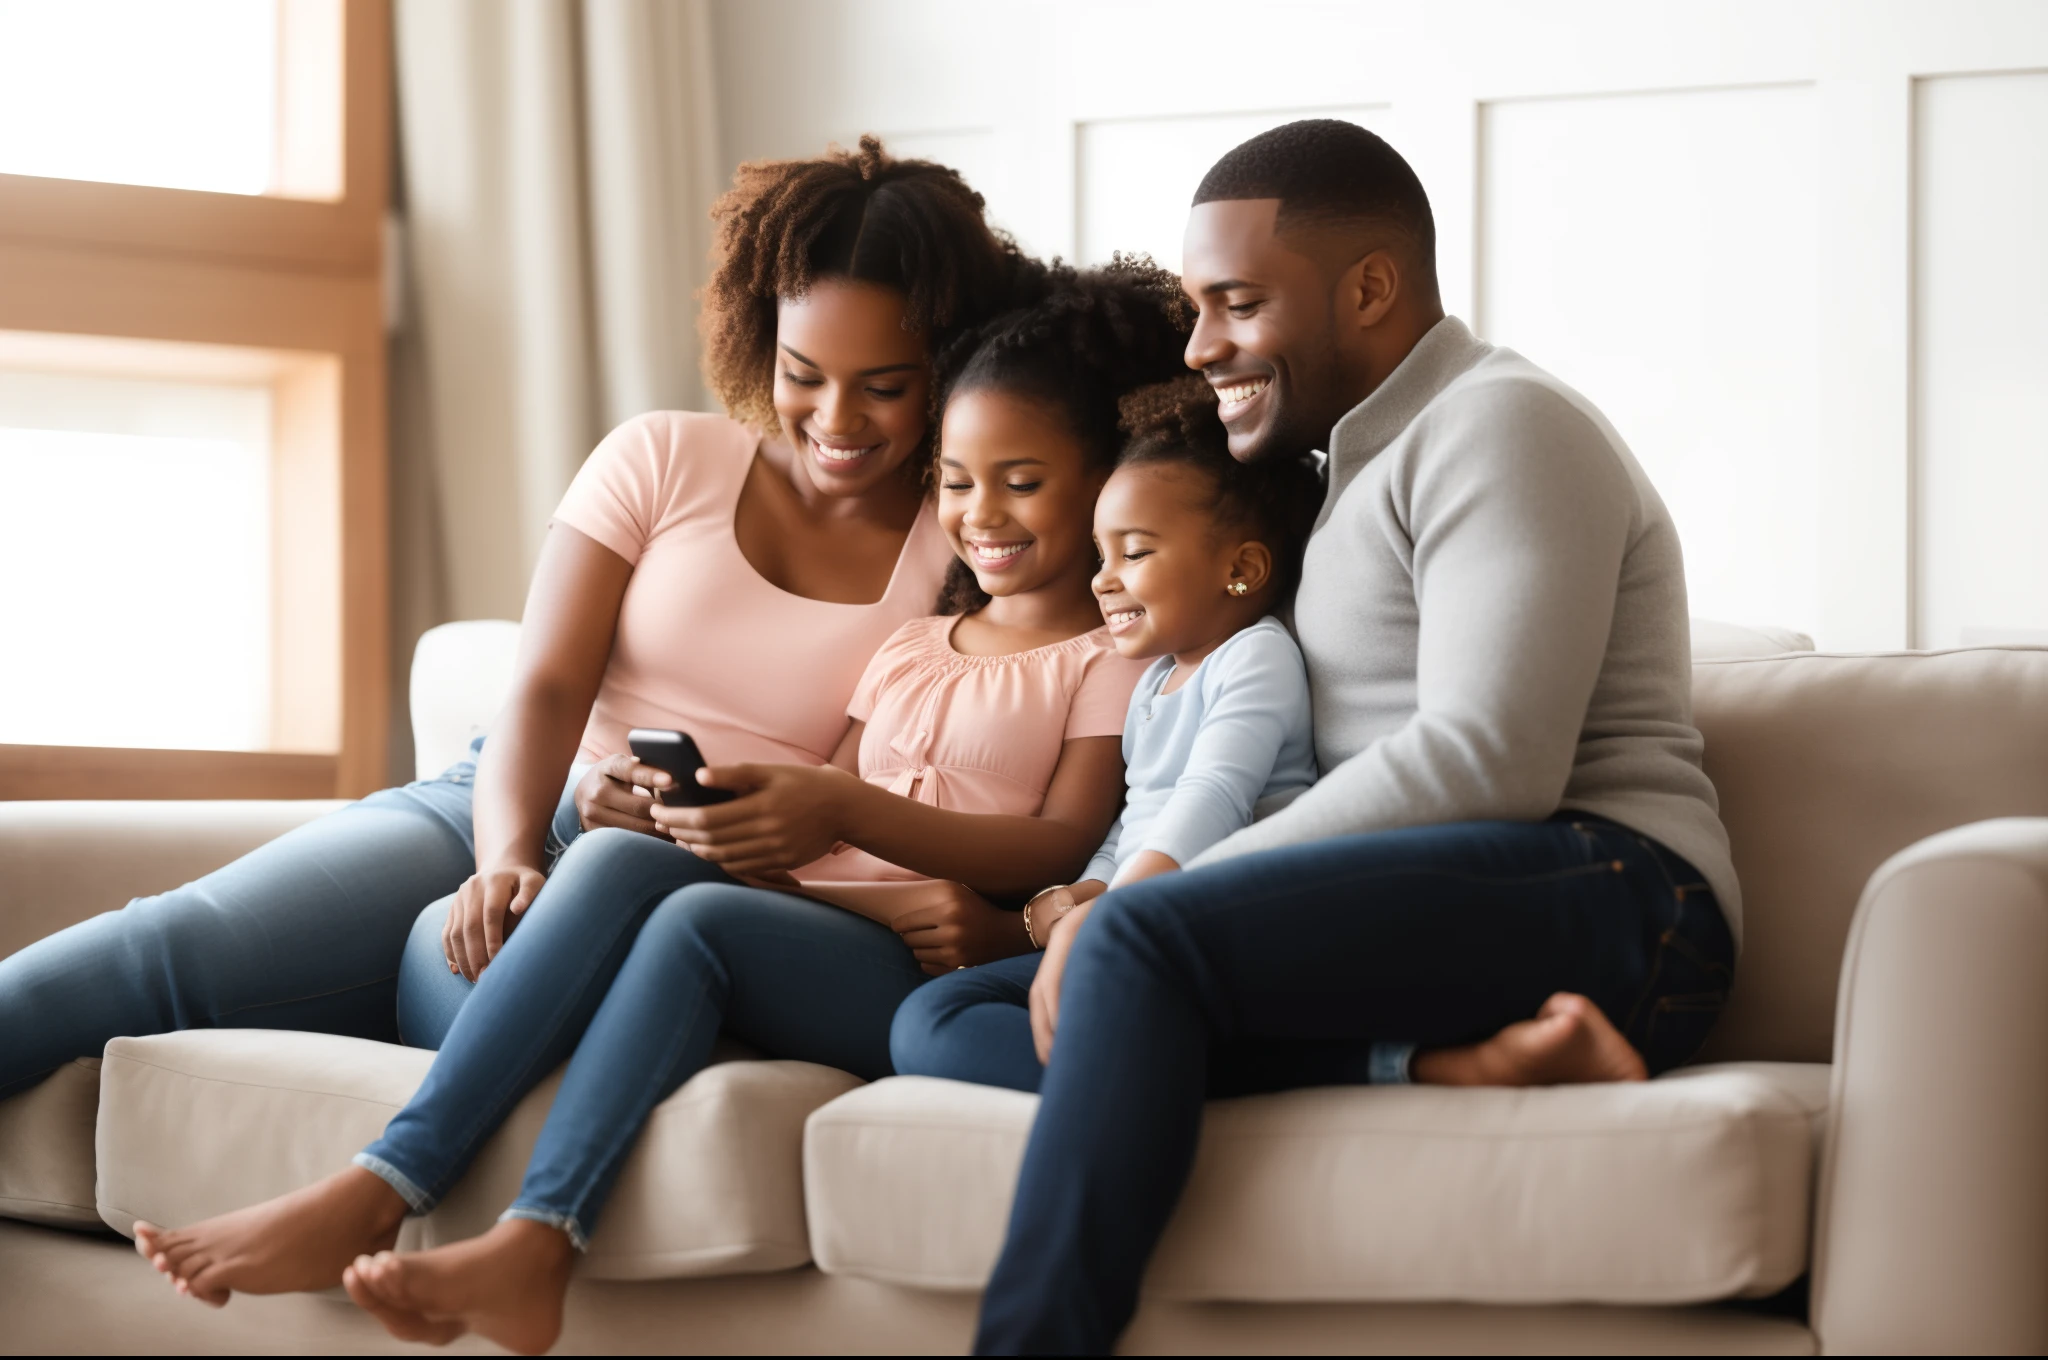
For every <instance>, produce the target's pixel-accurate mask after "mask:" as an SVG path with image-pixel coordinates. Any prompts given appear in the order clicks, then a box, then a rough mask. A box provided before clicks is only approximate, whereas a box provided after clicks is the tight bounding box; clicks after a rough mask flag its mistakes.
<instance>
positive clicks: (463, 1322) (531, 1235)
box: [342, 1218, 574, 1355]
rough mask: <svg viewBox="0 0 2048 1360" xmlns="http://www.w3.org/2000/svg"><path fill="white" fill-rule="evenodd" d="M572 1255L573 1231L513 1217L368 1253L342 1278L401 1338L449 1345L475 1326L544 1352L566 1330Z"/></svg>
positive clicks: (494, 1337) (514, 1346) (507, 1343)
mask: <svg viewBox="0 0 2048 1360" xmlns="http://www.w3.org/2000/svg"><path fill="white" fill-rule="evenodd" d="M573 1259H574V1252H573V1249H572V1248H571V1247H570V1245H569V1238H568V1236H567V1234H565V1233H563V1232H561V1231H559V1230H558V1229H555V1228H551V1227H549V1226H547V1225H546V1224H545V1223H535V1222H532V1221H530V1220H527V1219H523V1218H511V1219H506V1220H505V1221H504V1222H502V1223H500V1224H498V1225H497V1226H496V1227H494V1228H492V1229H491V1230H490V1231H489V1232H487V1233H485V1234H484V1235H483V1236H482V1237H472V1238H470V1239H469V1240H468V1241H466V1242H453V1243H450V1244H449V1245H447V1246H445V1247H435V1248H434V1249H433V1250H432V1251H421V1252H409V1253H407V1254H406V1255H403V1256H401V1255H399V1254H398V1253H397V1252H394V1251H381V1252H378V1253H377V1254H376V1255H375V1256H365V1257H362V1258H361V1259H359V1260H358V1261H356V1263H355V1264H354V1265H352V1266H350V1267H349V1268H348V1271H347V1273H346V1274H344V1275H343V1276H342V1283H343V1284H344V1285H346V1286H347V1288H348V1296H349V1297H350V1298H352V1299H354V1300H355V1301H356V1305H357V1306H358V1307H360V1308H361V1309H362V1310H363V1311H364V1312H366V1313H368V1314H369V1315H370V1316H372V1317H374V1318H376V1319H377V1321H379V1322H381V1323H383V1324H384V1329H385V1330H386V1331H388V1332H390V1333H391V1334H392V1335H393V1336H395V1337H397V1338H398V1339H399V1340H401V1341H425V1342H428V1343H430V1344H432V1345H435V1346H445V1345H447V1344H448V1343H449V1342H450V1341H453V1340H454V1339H455V1338H456V1337H458V1336H461V1335H462V1334H463V1333H464V1332H475V1333H476V1334H477V1335H478V1336H481V1337H484V1338H486V1339H487V1340H490V1341H495V1342H497V1343H498V1344H499V1345H500V1346H503V1347H504V1348H505V1349H506V1350H508V1351H513V1352H516V1353H517V1354H520V1355H539V1354H541V1353H543V1352H544V1351H546V1350H547V1348H548V1347H550V1346H552V1345H554V1344H555V1339H556V1338H557V1337H559V1336H560V1335H561V1334H562V1296H563V1295H564V1294H566V1293H567V1292H568V1289H569V1267H570V1265H571V1264H572V1262H573Z"/></svg>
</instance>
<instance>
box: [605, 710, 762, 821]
mask: <svg viewBox="0 0 2048 1360" xmlns="http://www.w3.org/2000/svg"><path fill="white" fill-rule="evenodd" d="M626 744H627V745H628V746H630V747H632V748H633V758H634V759H636V760H638V761H639V762H640V763H641V764H642V765H652V766H653V767H654V768H655V769H657V770H666V771H667V772H668V776H669V778H671V779H673V780H675V781H676V782H675V784H674V785H673V786H671V787H669V788H666V789H661V790H659V791H657V793H656V797H658V798H660V799H661V802H662V805H663V806H664V807H709V806H710V805H711V804H713V803H730V802H731V801H732V800H733V799H734V798H736V797H738V796H739V795H738V794H735V793H734V792H733V791H732V790H731V789H707V788H705V787H704V786H703V785H702V784H699V783H698V782H697V771H699V770H701V769H703V768H704V753H703V752H702V751H699V750H698V749H697V743H696V742H694V741H692V740H691V739H690V734H689V733H687V732H673V731H670V730H669V729H668V728H665V727H636V728H634V729H633V730H632V731H630V732H628V733H627V734H626Z"/></svg>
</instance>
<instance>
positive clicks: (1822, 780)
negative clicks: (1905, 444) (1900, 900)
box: [1693, 647, 2048, 1062]
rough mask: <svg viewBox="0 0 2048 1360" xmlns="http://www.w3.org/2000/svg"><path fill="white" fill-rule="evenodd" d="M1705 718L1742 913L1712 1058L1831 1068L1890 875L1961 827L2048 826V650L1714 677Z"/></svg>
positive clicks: (1730, 671) (1725, 664)
mask: <svg viewBox="0 0 2048 1360" xmlns="http://www.w3.org/2000/svg"><path fill="white" fill-rule="evenodd" d="M1693 712H1694V716H1695V719H1696V721H1697V722H1698V724H1699V728H1700V731H1701V732H1702V733H1703V734H1704V735H1705V737H1706V743H1707V754H1706V759H1707V773H1708V774H1709V775H1710V776H1712V778H1713V781H1714V787H1715V788H1716V789H1717V790H1718V791H1719V793H1720V795H1721V818H1722V821H1723V822H1724V823H1725V824H1726V825H1727V827H1728V835H1729V839H1730V841H1731V842H1732V843H1733V846H1734V851H1735V870H1736V874H1737V875H1738V877H1739V878H1740V879H1741V883H1742V899H1743V905H1742V922H1743V944H1742V958H1741V962H1740V963H1739V964H1738V965H1737V968H1736V979H1735V992H1734V995H1733V997H1732V998H1731V1000H1730V1003H1729V1008H1728V1011H1727V1013H1726V1014H1725V1015H1724V1016H1723V1017H1722V1019H1721V1022H1720V1024H1719V1025H1718V1026H1717V1027H1716V1028H1715V1032H1714V1036H1713V1038H1712V1040H1711V1041H1710V1042H1709V1044H1708V1048H1707V1052H1706V1054H1705V1055H1703V1056H1704V1057H1705V1058H1707V1059H1711V1060H1725V1059H1734V1058H1748V1059H1776V1060H1785V1061H1794V1062H1826V1061H1828V1060H1829V1058H1830V1057H1831V1056H1832V1051H1833V1045H1834V1029H1835V990H1836V984H1837V982H1838V981H1839V979H1840V974H1841V966H1842V950H1843V947H1844V945H1845V944H1846V942H1847V939H1848V934H1849V924H1850V920H1851V918H1852V917H1853V916H1854V914H1855V911H1856V904H1857V902H1858V900H1859V899H1860V897H1861V895H1862V892H1863V887H1864V884H1865V883H1866V882H1868V880H1869V878H1870V875H1871V873H1872V872H1873V871H1874V870H1875V869H1876V868H1877V867H1878V865H1880V864H1882V863H1883V862H1884V861H1885V860H1886V859H1888V858H1890V857H1891V856H1892V855H1893V854H1896V853H1897V852H1898V851H1900V850H1903V849H1905V848H1906V847H1907V846H1909V845H1911V844H1913V843H1914V842H1915V841H1918V840H1921V839H1923V838H1924V837H1927V836H1931V835H1933V834H1934V833H1935V832H1937V831H1945V830H1947V829H1949V828H1950V827H1955V826H1961V825H1964V824H1966V823H1969V822H1976V821H1982V820H1984V819H1986V818H1990V817H2009V816H2032V817H2040V816H2048V647H1986V648H1977V649H1969V650H1962V651H1949V652H1905V653H1886V654H1873V655H1861V656H1843V655H1830V654H1828V653H1824V652H1822V653H1814V652H1807V653H1795V654H1791V655H1786V656H1777V657H1766V658H1761V659H1755V660H1742V661H1704V662H1700V663H1698V664H1696V665H1695V666H1694V667H1693Z"/></svg>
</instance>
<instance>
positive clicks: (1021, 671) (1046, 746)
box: [796, 617, 1147, 886]
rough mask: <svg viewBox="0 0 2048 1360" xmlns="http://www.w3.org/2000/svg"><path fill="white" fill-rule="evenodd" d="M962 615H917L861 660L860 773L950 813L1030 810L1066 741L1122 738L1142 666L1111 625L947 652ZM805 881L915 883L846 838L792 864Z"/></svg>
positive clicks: (1040, 802)
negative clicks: (1040, 642) (1059, 638)
mask: <svg viewBox="0 0 2048 1360" xmlns="http://www.w3.org/2000/svg"><path fill="white" fill-rule="evenodd" d="M959 621H960V620H959V619H958V618H957V617H941V618H923V619H914V620H912V621H911V622H909V623H906V624H904V625H903V626H902V627H901V628H898V629H897V630H896V632H895V634H894V635H893V636H891V637H890V639H889V640H888V641H887V642H885V643H883V644H882V649H881V650H880V651H879V652H877V653H875V657H874V659H873V660H872V661H870V662H869V663H868V668H867V672H866V673H865V674H864V675H862V676H861V679H860V684H859V685H858V686H857V687H856V688H855V689H854V692H853V700H852V702H851V703H849V704H848V705H847V709H846V711H847V714H848V715H849V716H850V717H852V718H854V719H856V720H858V721H861V722H864V723H866V724H867V727H866V728H865V730H864V731H863V732H862V733H861V742H860V775H861V778H863V779H865V780H867V781H868V782H869V783H870V784H878V785H880V786H881V787H883V788H885V789H888V790H889V791H890V792H891V793H895V794H900V795H902V796H903V797H905V798H915V799H917V800H918V801H920V802H924V803H929V804H931V805H932V806H934V807H942V808H945V809H947V810H949V811H952V812H973V813H1006V814H1010V815H1013V816H1019V817H1035V816H1037V815H1038V812H1039V809H1040V808H1041V807H1043V806H1044V803H1045V791H1046V789H1047V788H1048V787H1049V786H1050V785H1051V784H1052V775H1053V771H1054V769H1056V768H1057V767H1058V765H1059V761H1060V749H1061V746H1062V744H1063V743H1064V742H1066V741H1068V740H1070V739H1072V738H1076V737H1119V738H1120V737H1121V736H1122V735H1123V730H1124V710H1125V709H1126V708H1128V707H1129V706H1130V701H1131V691H1132V689H1134V688H1135V687H1136V686H1137V683H1138V677H1139V676H1141V675H1143V674H1144V672H1145V667H1146V665H1147V663H1146V662H1143V661H1127V660H1125V659H1124V658H1123V657H1122V656H1119V655H1118V654H1117V650H1116V648H1115V647H1114V646H1112V645H1111V643H1110V640H1109V630H1108V629H1107V628H1098V629H1096V630H1095V631H1094V632H1092V633H1083V634H1082V635H1081V636H1079V637H1073V638H1068V639H1067V640H1066V641H1065V642H1056V643H1053V644H1052V645H1051V646H1049V647H1037V648H1034V649H1032V650H1031V651H1028V652H1016V653H1013V654H1011V655H1009V656H967V655H964V654H963V653H960V652H956V651H954V650H953V642H952V637H953V626H954V625H955V624H957V623H958V622H959ZM796 877H797V879H798V880H799V881H801V882H803V883H804V884H806V885H807V886H808V885H812V884H822V883H831V882H848V883H862V882H866V883H873V882H921V881H923V875H921V874H915V873H912V872H911V871H910V870H908V869H904V868H900V867H898V866H897V865H894V864H891V863H889V862H888V861H886V860H882V859H877V858H876V857H875V856H873V855H870V854H868V853H867V852H866V851H864V850H857V849H854V848H852V847H851V846H842V847H841V848H839V849H837V850H835V851H833V853H831V854H829V855H826V856H825V857H824V858H823V859H819V860H816V861H814V862H812V863H810V864H807V865H805V866H804V867H803V868H801V869H799V870H797V871H796Z"/></svg>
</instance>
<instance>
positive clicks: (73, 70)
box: [0, 0, 279, 194]
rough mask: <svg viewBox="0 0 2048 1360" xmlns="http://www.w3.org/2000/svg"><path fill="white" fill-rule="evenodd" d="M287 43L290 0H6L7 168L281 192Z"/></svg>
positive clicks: (1, 89) (2, 26)
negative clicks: (283, 18)
mask: <svg viewBox="0 0 2048 1360" xmlns="http://www.w3.org/2000/svg"><path fill="white" fill-rule="evenodd" d="M278 51H279V32H278V4H277V0H179V3H176V4H171V3H166V0H0V172H4V173H7V174H15V175H46V176H51V177H55V178H59V179H92V180H110V181H113V182H115V183H119V184H155V185H163V186H166V187H169V188H174V189H210V190H214V191H216V192H220V193H230V194H261V193H265V192H269V191H270V190H271V189H272V187H273V185H274V183H275V182H276V180H277V178H278V167H277V161H278V156H277V116H278V108H279V97H278V95H279V91H278Z"/></svg>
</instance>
